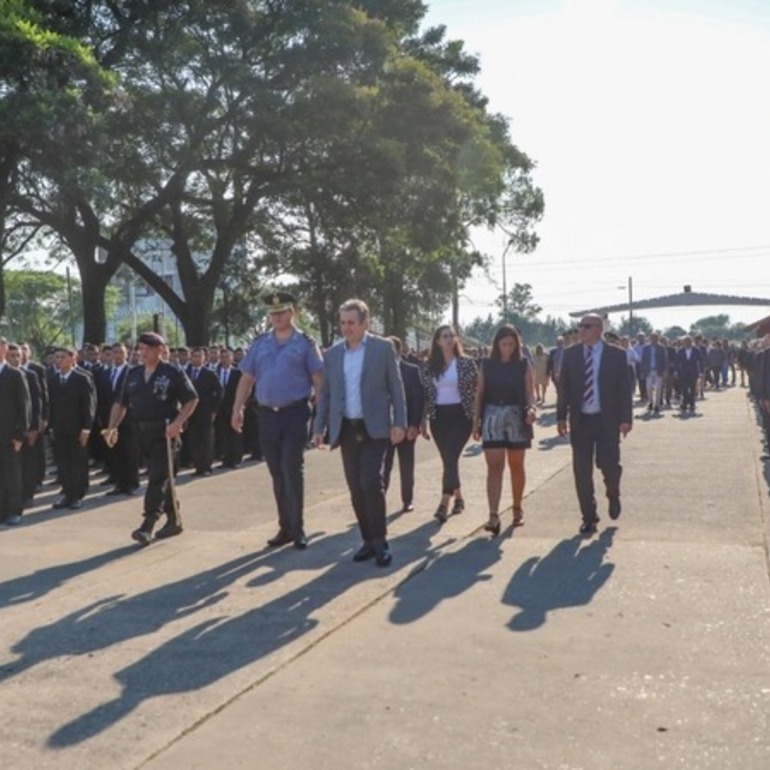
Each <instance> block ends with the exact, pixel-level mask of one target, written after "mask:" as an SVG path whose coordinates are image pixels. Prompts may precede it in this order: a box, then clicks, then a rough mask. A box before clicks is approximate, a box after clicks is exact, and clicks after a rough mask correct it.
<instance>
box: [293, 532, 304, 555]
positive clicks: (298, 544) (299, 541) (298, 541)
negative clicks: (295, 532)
mask: <svg viewBox="0 0 770 770" xmlns="http://www.w3.org/2000/svg"><path fill="white" fill-rule="evenodd" d="M294 547H295V548H296V549H297V550H298V551H304V550H305V549H306V548H307V537H306V536H305V535H300V536H299V537H295V538H294Z"/></svg>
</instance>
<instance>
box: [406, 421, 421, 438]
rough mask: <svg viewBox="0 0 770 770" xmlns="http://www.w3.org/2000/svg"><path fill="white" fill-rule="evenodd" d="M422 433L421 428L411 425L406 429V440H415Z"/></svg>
mask: <svg viewBox="0 0 770 770" xmlns="http://www.w3.org/2000/svg"><path fill="white" fill-rule="evenodd" d="M419 435H420V429H419V428H418V427H417V426H416V425H410V426H409V427H408V428H407V429H406V440H407V441H414V440H415V439H416V438H417V436H419Z"/></svg>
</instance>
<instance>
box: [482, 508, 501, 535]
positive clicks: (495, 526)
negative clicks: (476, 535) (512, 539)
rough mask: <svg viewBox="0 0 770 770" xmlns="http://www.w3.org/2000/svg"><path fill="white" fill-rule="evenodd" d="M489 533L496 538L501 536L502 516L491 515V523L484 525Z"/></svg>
mask: <svg viewBox="0 0 770 770" xmlns="http://www.w3.org/2000/svg"><path fill="white" fill-rule="evenodd" d="M484 529H485V530H486V531H487V532H491V533H492V535H493V536H494V537H497V536H498V535H499V534H500V515H499V514H497V513H490V514H489V521H488V522H487V523H486V524H485V525H484Z"/></svg>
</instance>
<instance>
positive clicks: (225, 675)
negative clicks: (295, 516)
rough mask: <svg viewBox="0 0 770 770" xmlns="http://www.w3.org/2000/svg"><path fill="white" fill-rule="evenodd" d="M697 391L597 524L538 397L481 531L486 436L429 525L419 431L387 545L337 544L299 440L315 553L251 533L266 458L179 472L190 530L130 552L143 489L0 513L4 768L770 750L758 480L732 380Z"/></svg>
mask: <svg viewBox="0 0 770 770" xmlns="http://www.w3.org/2000/svg"><path fill="white" fill-rule="evenodd" d="M699 408H700V409H701V411H702V416H700V417H696V418H691V419H680V418H679V417H678V415H676V414H674V413H673V412H665V413H664V416H663V417H661V418H659V419H645V418H642V419H638V420H637V422H636V424H635V428H634V431H633V432H632V434H631V435H630V437H629V438H628V439H627V440H626V441H625V442H624V445H623V460H624V466H625V474H624V478H623V491H624V498H623V505H624V511H623V515H622V517H621V519H620V520H619V521H618V522H617V525H616V526H609V524H610V522H608V520H607V518H606V516H603V517H602V518H603V521H602V523H601V526H600V533H599V535H598V536H597V537H596V538H594V539H593V540H590V541H584V540H582V539H580V538H578V537H577V536H575V533H576V532H577V527H578V524H579V516H578V514H577V512H576V506H575V494H574V490H573V487H572V478H571V469H570V453H569V448H568V446H567V445H566V444H565V443H564V442H563V441H562V440H560V439H558V438H557V437H556V436H555V426H554V420H553V410H552V409H547V410H545V412H544V414H543V417H542V418H541V423H542V425H541V426H540V427H539V428H538V430H537V434H536V436H537V440H536V446H535V448H533V450H532V451H531V452H530V453H529V455H528V459H527V470H528V495H527V498H526V500H525V511H526V525H525V526H524V527H523V528H521V529H517V530H516V532H515V534H513V532H512V531H511V529H510V527H509V528H508V529H507V530H506V531H505V532H504V533H503V535H502V536H501V537H500V538H497V539H495V540H490V539H489V537H488V536H487V535H486V534H485V533H483V532H482V531H481V530H480V529H479V527H480V525H481V524H482V523H483V521H484V520H485V518H486V505H485V503H484V482H485V471H484V461H483V457H482V456H481V455H480V454H479V453H477V452H475V451H474V448H473V447H471V448H469V450H468V453H467V457H466V458H465V459H464V460H463V464H462V468H461V472H462V475H463V481H464V488H465V491H466V496H467V499H468V500H469V501H474V502H473V503H472V504H470V505H469V506H468V510H467V511H466V512H465V513H464V514H462V515H461V516H457V517H453V518H451V519H450V520H449V522H448V523H447V524H445V525H444V526H443V527H439V525H438V524H437V523H436V522H435V521H434V520H433V518H432V515H431V514H432V512H433V510H434V507H435V504H436V502H437V495H436V492H437V489H438V476H439V472H440V465H439V461H438V458H437V455H436V453H435V449H434V448H433V446H432V445H430V444H427V443H425V442H423V443H422V444H421V446H420V451H419V457H418V472H417V477H418V494H417V501H416V502H417V510H416V511H415V512H414V513H410V514H404V515H401V516H399V515H393V516H392V517H391V518H392V521H391V527H390V532H391V543H392V546H393V552H394V557H395V558H394V565H393V567H392V568H391V569H387V570H382V569H379V568H377V567H375V566H374V565H373V564H371V563H367V564H354V563H352V562H351V560H350V557H351V555H352V553H353V550H354V549H355V548H356V547H357V546H358V538H357V534H356V532H355V530H354V528H353V527H352V520H353V517H352V513H351V511H350V507H349V502H348V499H347V494H346V493H345V488H344V482H343V480H342V474H341V463H340V458H339V457H338V455H337V453H329V452H323V451H313V452H310V453H309V454H308V458H307V459H308V461H307V501H308V511H307V524H308V526H307V529H308V534H309V535H310V536H311V546H310V548H309V549H308V550H307V551H305V552H297V551H295V550H294V549H291V548H290V549H284V550H281V551H278V552H275V551H268V550H265V549H264V548H263V545H264V541H265V539H266V538H267V537H269V536H270V535H272V534H273V533H274V530H275V523H274V511H273V505H272V501H271V493H270V484H269V479H268V476H267V471H266V468H264V466H254V465H251V466H248V467H244V468H242V469H240V470H238V471H235V472H231V473H228V474H226V475H219V474H217V475H215V476H213V477H211V478H208V479H201V480H196V481H190V482H187V483H183V484H182V486H181V496H182V501H183V511H184V514H185V524H186V526H187V531H186V532H185V534H184V535H183V536H182V537H179V538H175V539H172V540H170V541H165V542H162V543H157V544H154V545H153V546H151V547H149V548H146V549H144V550H141V549H136V548H135V547H134V545H133V544H131V542H130V541H129V540H128V533H129V531H130V530H131V528H132V527H133V526H134V525H135V524H136V522H137V520H138V517H137V512H138V507H139V506H138V504H137V501H136V500H126V501H124V502H120V503H110V504H109V505H108V504H102V503H103V501H102V500H101V499H100V498H99V497H96V496H95V497H94V498H92V501H91V502H89V504H88V506H86V508H85V509H84V510H82V511H79V512H69V511H67V512H65V513H58V512H57V513H54V512H51V511H49V510H47V509H44V508H42V507H41V509H40V510H39V511H36V512H34V513H32V514H31V515H29V516H28V517H27V518H26V521H25V524H24V525H22V526H21V527H18V528H16V529H13V530H11V529H5V530H3V531H2V532H0V554H1V558H0V580H2V584H0V623H1V625H0V629H2V631H1V632H0V685H1V687H0V694H2V697H0V746H2V765H3V767H4V768H9V770H41V769H42V768H56V770H69V769H70V768H71V769H72V770H90V769H91V768H94V769H96V768H98V769H99V770H102V769H103V768H105V767H109V768H126V769H127V770H128V769H132V770H133V769H134V768H151V769H152V770H169V769H174V770H176V769H177V768H178V769H179V770H194V769H195V768H206V769H207V770H210V769H211V768H223V769H224V770H229V768H239V767H248V768H260V770H280V769H283V768H285V769H286V770H296V768H300V767H303V766H306V767H313V768H314V770H322V769H326V768H328V769H329V770H340V769H342V770H345V769H346V768H355V769H356V770H358V769H359V768H449V769H450V770H453V769H454V768H457V769H458V770H459V769H460V768H463V769H464V770H467V769H468V768H470V769H471V770H475V769H476V768H479V769H480V770H481V769H483V770H487V769H488V768H502V767H515V766H518V767H522V768H527V770H529V768H555V769H556V768H558V769H560V770H561V769H566V768H570V769H575V770H577V769H578V768H613V769H615V768H639V769H640V770H646V769H647V768H651V767H661V768H671V767H686V768H695V769H697V770H700V769H701V768H746V769H748V770H753V769H754V768H756V770H766V768H768V767H770V736H769V733H768V726H769V725H768V723H769V722H770V648H769V647H768V639H770V579H769V578H768V549H767V542H768V524H767V522H768V493H767V492H768V481H769V479H768V478H767V477H765V476H763V475H762V474H763V468H762V466H761V464H760V462H759V460H758V455H759V431H758V428H757V426H756V422H755V420H754V416H753V413H752V411H751V409H750V407H749V406H748V403H747V399H746V395H745V391H744V390H741V389H731V390H728V391H725V392H722V393H714V394H708V398H707V400H706V401H704V402H700V403H699ZM637 411H638V412H639V414H640V415H641V414H642V413H641V410H637ZM394 482H395V483H396V486H397V479H394ZM48 497H49V498H50V495H49V496H48ZM41 502H46V500H45V499H41ZM47 502H49V503H50V499H49V500H48V501H47ZM390 502H391V509H395V508H397V507H398V506H397V503H398V500H397V499H396V496H395V495H391V499H390ZM507 521H508V523H509V521H510V520H509V519H508V520H507ZM613 524H614V523H613Z"/></svg>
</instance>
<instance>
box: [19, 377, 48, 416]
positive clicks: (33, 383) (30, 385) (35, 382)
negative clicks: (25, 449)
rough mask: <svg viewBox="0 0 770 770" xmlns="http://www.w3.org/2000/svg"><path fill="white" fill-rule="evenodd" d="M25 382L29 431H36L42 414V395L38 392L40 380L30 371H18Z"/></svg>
mask: <svg viewBox="0 0 770 770" xmlns="http://www.w3.org/2000/svg"><path fill="white" fill-rule="evenodd" d="M19 371H20V372H21V374H22V376H23V377H24V379H25V380H26V381H27V389H28V390H29V430H38V427H39V425H40V420H41V417H42V414H43V395H42V393H41V391H40V380H39V379H38V376H37V373H36V372H34V371H33V370H32V369H19Z"/></svg>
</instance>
